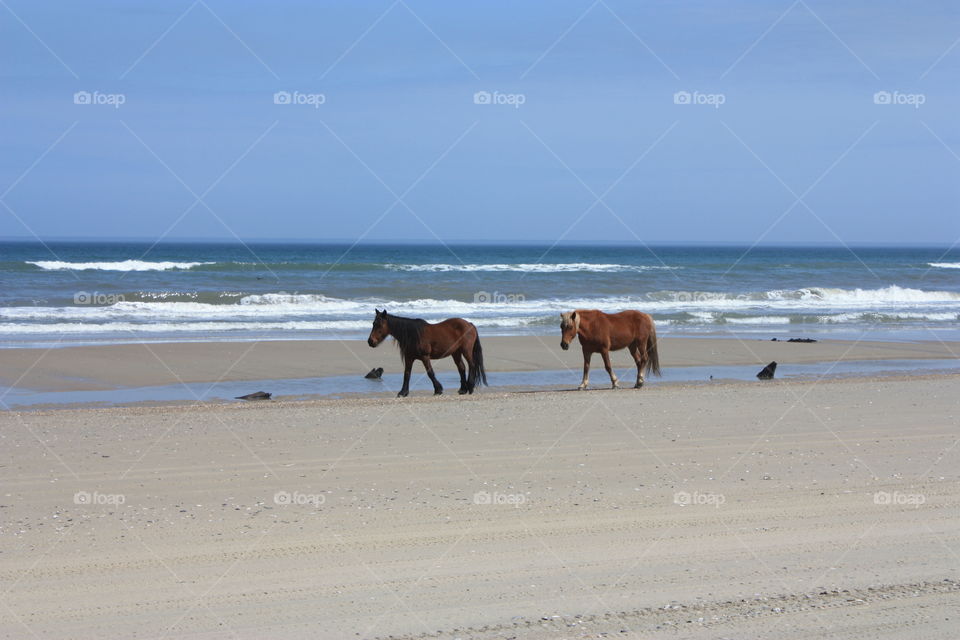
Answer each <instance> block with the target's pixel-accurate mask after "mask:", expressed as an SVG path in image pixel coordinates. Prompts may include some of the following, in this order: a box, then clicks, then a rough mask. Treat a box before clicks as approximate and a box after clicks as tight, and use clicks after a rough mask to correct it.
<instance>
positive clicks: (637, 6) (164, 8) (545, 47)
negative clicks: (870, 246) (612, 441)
mask: <svg viewBox="0 0 960 640" xmlns="http://www.w3.org/2000/svg"><path fill="white" fill-rule="evenodd" d="M4 1H5V6H4V7H0V51H2V58H3V60H4V65H3V67H2V69H0V74H2V87H0V92H2V107H0V109H2V118H0V141H2V142H0V144H2V153H0V221H2V224H0V237H12V236H19V237H32V236H34V234H35V235H37V236H39V237H42V238H50V237H66V236H70V237H87V238H92V239H94V238H117V237H142V238H145V239H156V238H164V239H167V240H176V239H178V238H217V239H223V238H227V239H229V238H232V237H235V236H239V237H242V238H244V239H257V238H259V239H271V238H273V239H276V238H299V239H316V240H354V239H363V240H365V241H389V240H391V239H404V240H409V239H420V240H428V241H435V240H443V241H463V240H470V239H478V240H503V241H508V240H519V241H536V242H553V241H555V240H558V239H563V240H565V241H567V242H571V241H578V240H581V241H621V242H637V241H642V242H645V243H657V242H684V241H696V242H709V241H722V242H748V243H749V242H753V241H756V240H762V241H763V242H828V243H841V242H851V243H862V242H887V243H890V242H910V243H922V242H928V243H938V244H944V243H946V244H950V243H953V242H954V241H956V240H957V239H958V238H960V216H958V215H957V214H958V204H960V179H958V178H960V128H958V121H957V118H956V114H957V113H958V111H960V95H958V83H957V78H958V70H960V45H958V39H960V5H958V4H957V3H952V2H946V1H943V2H924V1H919V2H910V3H905V2H884V1H880V2H876V1H872V0H871V1H867V0H858V1H853V2H845V3H831V2H825V1H822V0H807V1H804V0H796V1H792V2H791V1H779V0H778V1H759V0H758V1H741V2H737V1H733V2H724V3H718V2H712V1H685V2H676V0H668V1H656V2H631V1H627V0H597V1H593V0H578V1H567V0H561V1H555V2H523V3H518V2H484V3H470V4H467V3H454V2H439V1H430V2H422V1H417V0H397V1H394V0H385V1H377V2H372V1H371V2H356V3H353V2H351V3H345V2H341V3H331V2H316V1H309V2H306V1H305V2H288V3H282V4H266V3H253V2H245V1H230V2H228V1H225V0H224V1H218V0H197V1H196V2H194V1H192V0H186V1H179V0H174V1H170V2H162V3H161V2H154V3H138V4H134V3H131V2H129V1H127V0H110V1H99V2H84V3H77V2H44V3H35V2H29V1H28V0H4ZM84 92H85V93H84ZM88 98H89V102H90V103H92V104H90V103H85V102H87V101H88ZM118 102H121V103H122V104H117V103H118Z"/></svg>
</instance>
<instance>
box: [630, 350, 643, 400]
mask: <svg viewBox="0 0 960 640" xmlns="http://www.w3.org/2000/svg"><path fill="white" fill-rule="evenodd" d="M630 355H632V356H633V361H634V362H636V363H637V384H635V385H633V388H634V389H639V388H640V387H642V386H643V365H644V364H646V363H645V362H644V361H645V360H646V351H644V349H643V347H642V346H640V343H639V342H634V343H633V344H631V345H630Z"/></svg>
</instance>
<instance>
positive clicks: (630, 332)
mask: <svg viewBox="0 0 960 640" xmlns="http://www.w3.org/2000/svg"><path fill="white" fill-rule="evenodd" d="M560 331H561V332H562V336H561V338H560V347H561V348H562V349H563V350H564V351H566V350H567V349H569V348H570V343H571V342H573V339H574V338H575V337H577V336H579V337H580V346H581V347H582V348H583V381H582V382H581V383H580V386H579V387H577V388H578V389H586V388H587V385H588V384H589V383H590V357H591V356H592V355H593V354H594V353H596V352H597V351H599V352H600V355H601V356H602V357H603V366H604V367H606V369H607V373H609V374H610V382H611V383H613V388H614V389H616V388H617V387H618V386H619V385H617V375H616V374H615V373H614V372H613V367H611V366H610V352H611V351H618V350H620V349H624V348H627V349H630V355H632V356H633V359H634V361H635V362H636V363H637V384H636V385H634V389H639V388H640V387H642V386H643V373H644V371H646V372H647V373H649V372H650V371H653V373H655V374H656V375H658V376H659V375H660V357H659V356H658V355H657V330H656V328H655V327H654V326H653V318H651V317H650V316H649V315H648V314H646V313H641V312H640V311H621V312H620V313H604V312H603V311H597V310H596V309H577V310H576V311H568V312H567V313H561V314H560Z"/></svg>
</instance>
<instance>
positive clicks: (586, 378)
mask: <svg viewBox="0 0 960 640" xmlns="http://www.w3.org/2000/svg"><path fill="white" fill-rule="evenodd" d="M591 356H593V352H592V351H590V350H588V349H587V348H586V347H583V380H581V381H580V386H579V387H577V389H579V390H580V391H583V390H584V389H586V388H587V385H588V384H590V357H591Z"/></svg>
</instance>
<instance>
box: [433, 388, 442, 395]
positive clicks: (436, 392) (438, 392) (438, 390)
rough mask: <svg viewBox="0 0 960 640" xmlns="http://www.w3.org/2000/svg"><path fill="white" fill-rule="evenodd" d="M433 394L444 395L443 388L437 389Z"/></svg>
mask: <svg viewBox="0 0 960 640" xmlns="http://www.w3.org/2000/svg"><path fill="white" fill-rule="evenodd" d="M433 395H435V396H442V395H443V389H437V390H435V391H434V392H433Z"/></svg>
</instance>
